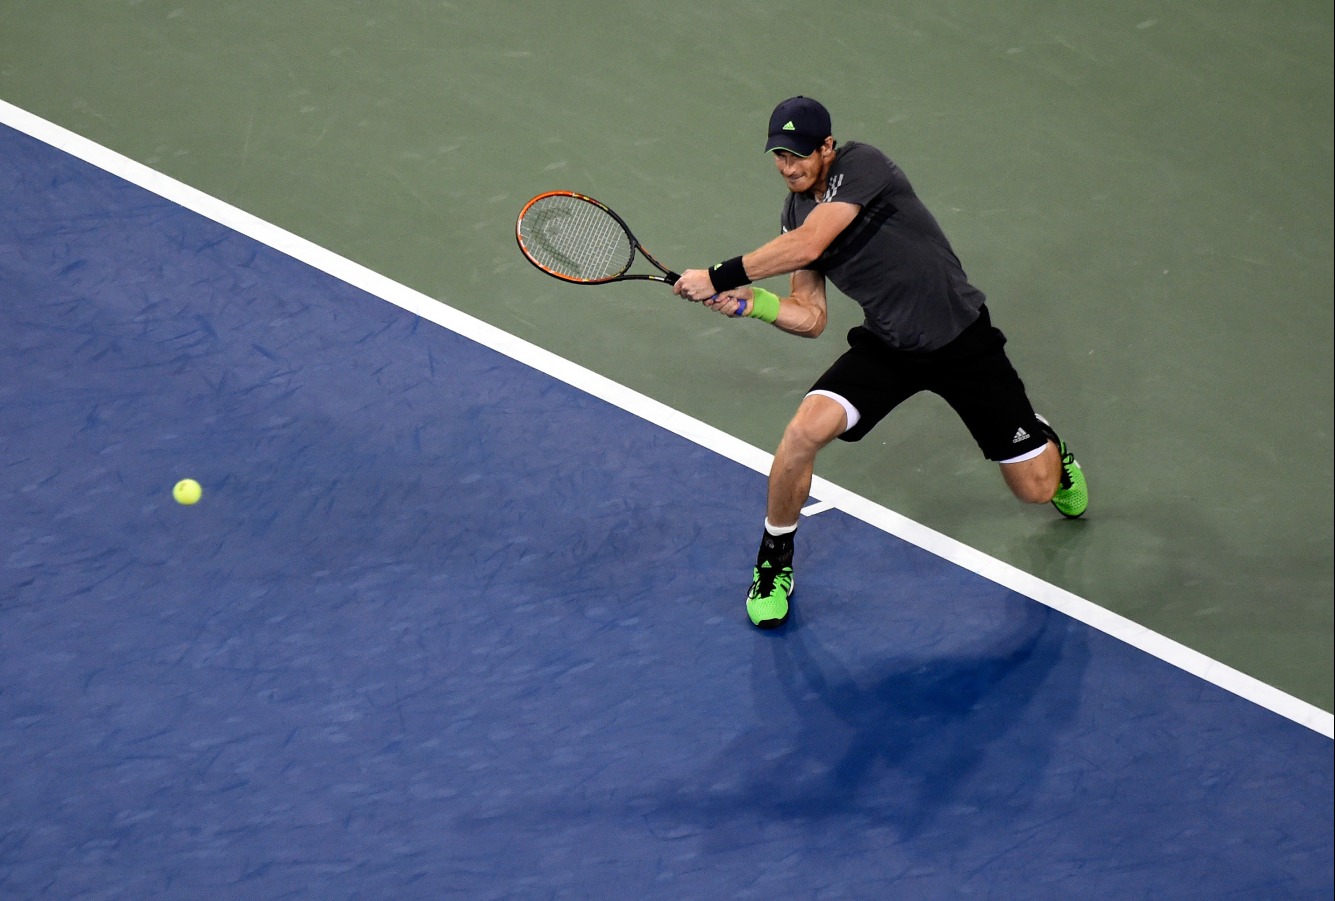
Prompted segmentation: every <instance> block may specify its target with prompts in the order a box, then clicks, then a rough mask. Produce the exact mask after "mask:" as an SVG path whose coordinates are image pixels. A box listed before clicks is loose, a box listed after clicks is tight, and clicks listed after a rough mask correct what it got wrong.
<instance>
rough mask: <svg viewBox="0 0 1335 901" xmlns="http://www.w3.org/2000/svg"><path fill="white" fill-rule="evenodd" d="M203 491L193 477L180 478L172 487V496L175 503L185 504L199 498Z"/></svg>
mask: <svg viewBox="0 0 1335 901" xmlns="http://www.w3.org/2000/svg"><path fill="white" fill-rule="evenodd" d="M203 493H204V489H203V488H200V487H199V483H198V482H196V481H195V480H194V479H181V481H179V482H177V483H176V485H175V486H173V487H172V497H174V498H176V503H178V504H185V505H187V506H189V505H190V504H193V503H194V502H195V501H197V500H199V496H200V495H201V494H203Z"/></svg>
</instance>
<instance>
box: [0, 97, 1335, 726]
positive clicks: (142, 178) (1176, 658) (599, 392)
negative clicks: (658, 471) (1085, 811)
mask: <svg viewBox="0 0 1335 901" xmlns="http://www.w3.org/2000/svg"><path fill="white" fill-rule="evenodd" d="M0 123H4V124H6V125H9V126H10V127H11V128H14V129H17V130H18V131H21V132H23V133H25V134H27V135H30V136H31V137H34V138H36V139H38V140H39V141H43V142H45V143H46V144H49V145H51V146H52V147H56V148H58V149H60V150H63V151H65V152H66V153H69V154H70V155H72V156H75V157H78V158H79V159H81V160H83V161H85V162H87V163H91V164H92V165H94V166H96V167H98V168H99V169H102V170H104V171H106V172H109V173H111V174H112V175H115V176H118V177H119V178H123V179H125V180H126V181H128V182H131V183H132V184H135V185H138V186H139V187H141V188H145V189H147V190H149V191H152V192H153V193H154V194H157V195H159V196H160V197H163V198H165V199H167V200H170V201H172V202H173V203H177V204H179V205H181V206H183V207H185V208H186V209H189V210H192V211H194V212H196V213H199V214H200V215H203V216H206V217H208V218H209V219H212V220H214V221H215V222H218V223H220V224H221V225H225V226H227V227H228V228H230V229H233V230H234V231H237V232H240V233H241V234H243V235H246V236H247V237H249V238H253V239H254V240H256V241H259V242H261V243H263V244H267V245H269V246H270V247H273V248H275V249H276V250H279V251H282V252H283V253H285V254H287V255H289V256H291V257H293V258H295V259H297V260H300V261H301V262H303V263H306V264H307V265H309V266H312V267H314V268H316V269H319V270H321V271H323V272H326V273H328V274H329V275H332V276H334V277H335V278H338V279H341V280H342V281H345V282H347V283H348V284H350V285H353V286H355V287H357V288H360V289H362V290H363V291H366V292H367V293H369V294H374V295H375V296H377V297H380V298H382V299H384V300H387V301H389V302H390V303H393V304H395V305H397V306H399V307H402V308H403V309H405V310H407V311H409V312H410V313H414V314H416V315H418V316H421V317H422V318H424V319H427V320H430V321H431V322H434V323H436V324H437V325H440V326H443V327H444V328H447V329H450V330H451V331H453V332H457V333H458V334H460V335H463V336H464V337H466V338H470V339H472V340H473V341H476V342H478V343H479V344H482V345H485V346H486V347H490V348H492V349H493V350H497V351H499V352H501V353H503V354H505V355H506V356H509V357H511V358H513V359H515V360H517V361H519V362H521V363H524V364H526V365H528V366H531V367H533V368H534V369H537V370H539V371H540V372H543V373H546V374H547V375H550V376H552V377H553V378H556V379H559V380H561V381H563V382H565V383H567V384H569V385H573V386H574V387H576V388H579V389H581V390H582V391H585V392H587V393H588V394H591V395H593V396H595V397H598V398H601V399H603V400H605V401H607V402H609V403H611V404H613V405H615V406H617V407H620V408H621V409H623V410H626V411H627V412H630V413H633V414H635V415H636V416H639V417H640V418H642V419H644V420H647V421H648V422H651V423H653V424H655V425H657V426H660V427H662V428H665V429H667V430H668V431H670V432H674V433H676V434H678V435H680V436H682V437H683V438H687V439H689V440H691V441H694V442H695V443H697V444H700V445H702V446H704V447H706V448H709V449H710V450H713V451H715V452H717V453H719V454H722V455H723V456H726V457H729V458H731V459H733V460H736V461H738V462H739V463H742V464H743V465H745V466H748V467H750V468H751V469H754V470H756V471H757V472H760V473H768V472H769V466H770V462H771V460H772V459H773V458H772V457H771V456H770V454H768V453H766V452H765V451H762V450H760V449H759V448H756V447H753V446H751V445H749V444H746V443H745V442H743V441H741V440H739V439H737V438H734V437H733V436H731V435H729V434H727V433H725V432H722V431H720V430H719V429H716V428H714V427H713V426H710V425H707V424H705V423H703V422H700V421H699V420H697V419H694V418H692V417H690V416H687V415H686V414H684V413H682V412H680V411H679V410H674V409H672V408H671V407H669V406H667V405H665V404H662V403H659V402H658V401H656V400H653V399H652V398H649V397H646V396H644V395H642V394H639V393H638V392H635V391H632V390H630V389H629V388H627V387H625V386H624V385H620V384H618V383H616V382H613V381H612V380H611V379H608V378H604V377H603V376H601V375H598V374H597V373H595V372H592V371H590V370H588V369H585V368H584V367H582V366H578V365H576V364H575V363H572V362H571V361H569V360H566V359H564V358H562V357H558V356H557V355H556V354H553V353H550V352H549V351H546V350H543V349H542V348H540V347H538V346H536V345H534V344H530V343H529V342H527V341H524V340H522V339H520V338H516V337H515V336H514V335H511V334H509V333H507V332H504V331H501V330H500V329H498V328H496V327H495V326H491V325H488V324H487V323H485V322H482V321H481V320H479V319H475V318H473V317H472V316H469V315H468V314H466V313H462V312H460V311H459V310H456V309H453V308H452V307H449V306H446V305H445V304H444V303H442V302H441V301H438V300H435V299H433V298H430V297H427V296H426V295H424V294H421V293H419V292H417V291H414V290H412V289H411V288H408V287H406V286H404V285H401V284H399V283H398V282H395V281H392V280H390V279H388V278H386V277H385V276H383V275H380V274H378V273H375V272H372V271H371V270H370V269H367V268H366V267H365V266H362V265H360V264H358V263H354V262H352V261H351V260H349V259H346V258H344V257H341V256H339V255H337V254H335V253H332V252H330V251H328V250H325V249H324V248H323V247H320V246H318V245H316V244H313V243H311V242H310V241H307V240H306V239H305V238H300V237H298V236H296V235H294V234H292V233H291V232H288V231H285V230H284V229H281V228H279V227H278V226H276V225H272V224H270V223H268V222H265V221H264V220H262V219H260V218H258V217H256V216H252V215H251V214H250V213H247V212H245V211H244V210H240V209H237V208H236V207H234V206H231V205H230V204H226V203H223V202H222V201H221V200H218V199H217V198H215V197H211V196H209V195H208V194H205V193H203V192H202V191H198V190H196V189H194V188H192V187H190V186H189V185H186V184H183V183H181V182H179V181H176V180H175V179H173V178H169V177H168V176H166V175H163V174H162V173H161V172H158V171H156V170H154V169H150V168H149V167H147V166H145V165H143V164H141V163H137V162H135V161H134V160H131V159H129V158H128V157H124V156H122V155H120V154H119V153H116V152H115V151H113V150H110V149H108V148H106V147H103V146H101V145H100V144H96V143H94V142H92V141H90V140H88V139H87V138H83V137H80V136H79V135H76V134H74V133H73V132H71V131H69V130H67V129H64V128H61V127H60V126H59V125H56V124H54V123H52V122H48V121H46V120H45V119H42V118H39V117H38V116H34V115H33V114H31V113H29V112H26V111H25V110H22V109H19V108H18V107H16V106H14V105H12V104H10V103H6V102H5V101H3V100H0ZM811 493H812V497H814V498H816V499H818V500H819V501H820V502H821V503H823V504H825V505H827V506H825V507H822V508H821V509H828V507H837V508H838V509H840V510H842V511H844V512H845V513H848V514H849V515H851V516H855V517H857V518H858V519H861V520H863V521H864V522H866V523H868V524H870V525H873V526H876V527H877V528H879V529H881V530H883V531H885V532H888V533H890V534H891V535H894V536H896V537H898V538H901V539H903V540H905V541H908V542H910V543H911V544H915V545H917V546H918V547H920V548H923V549H924V550H926V551H930V552H931V553H933V554H936V555H937V556H938V557H942V558H943V559H945V560H949V561H950V562H952V563H954V564H956V565H958V566H962V567H964V568H965V569H968V570H971V571H972V572H975V573H977V574H978V575H981V576H983V577H985V578H987V579H990V580H992V581H993V582H996V583H998V584H1000V585H1003V586H1005V587H1007V588H1009V589H1011V590H1013V591H1016V592H1019V593H1020V594H1023V595H1025V596H1026V597H1029V598H1032V599H1033V600H1035V601H1038V602H1039V603H1042V604H1046V605H1047V606H1049V607H1052V608H1053V609H1055V610H1059V611H1061V612H1062V613H1065V614H1066V615H1068V616H1070V617H1072V618H1074V619H1078V620H1080V621H1081V622H1082V623H1085V624H1086V625H1088V626H1091V627H1093V628H1095V629H1098V630H1099V631H1101V632H1105V633H1107V634H1108V635H1111V636H1113V637H1115V638H1118V639H1120V640H1122V641H1124V642H1126V643H1127V644H1130V645H1132V646H1134V647H1136V648H1139V649H1140V650H1142V651H1144V652H1146V653H1148V654H1152V655H1153V656H1155V657H1158V658H1159V659H1161V660H1164V661H1166V662H1168V663H1171V664H1172V665H1174V666H1176V667H1178V668H1179V669H1182V670H1185V671H1187V672H1189V673H1192V674H1194V675H1196V676H1199V677H1200V678H1202V679H1204V680H1206V681H1207V682H1211V683H1213V684H1215V685H1217V686H1219V687H1220V688H1223V689H1226V690H1227V691H1230V692H1232V693H1233V694H1236V695H1238V696H1240V697H1242V698H1246V699H1247V700H1249V701H1252V702H1253V703H1256V704H1259V705H1260V706H1262V707H1264V708H1266V709H1268V710H1271V711H1273V712H1275V713H1277V714H1279V715H1281V716H1284V717H1287V718H1288V719H1291V720H1293V721H1294V722H1296V723H1300V724H1302V725H1304V726H1307V727H1308V728H1309V729H1312V730H1313V731H1316V732H1319V733H1321V734H1322V735H1324V736H1326V737H1327V738H1335V715H1333V714H1330V713H1327V712H1326V711H1324V710H1322V709H1321V708H1319V707H1317V706H1315V705H1313V704H1309V703H1307V702H1306V701H1303V700H1300V699H1298V698H1295V697H1293V696H1292V695H1289V694H1286V693H1285V692H1283V691H1280V690H1279V689H1278V688H1275V687H1274V686H1271V685H1267V684H1266V683H1264V682H1262V681H1260V680H1259V679H1256V678H1253V677H1252V676H1249V675H1247V674H1246V673H1243V672H1240V671H1238V670H1235V669H1233V668H1232V667H1230V666H1227V665H1225V664H1223V663H1220V662H1219V661H1217V660H1213V659H1211V658H1210V657H1207V656H1205V655H1204V654H1201V653H1199V652H1197V651H1193V650H1192V649H1191V648H1188V647H1186V646H1185V645H1183V644H1180V643H1178V642H1176V641H1173V640H1172V639H1171V638H1167V637H1165V636H1163V635H1160V634H1158V633H1157V632H1154V631H1151V630H1150V629H1147V628H1145V627H1144V626H1140V625H1138V624H1136V623H1134V622H1132V621H1131V620H1129V619H1126V618H1125V617H1122V616H1119V615H1118V614H1116V613H1113V612H1112V611H1110V610H1105V609H1103V608H1102V607H1099V606H1098V605H1096V604H1093V603H1091V602H1090V601H1087V600H1085V599H1084V598H1081V597H1078V596H1076V595H1074V594H1072V593H1070V592H1069V591H1066V590H1064V589H1062V588H1058V587H1057V586H1055V585H1049V584H1048V583H1047V582H1044V581H1043V580H1041V579H1038V578H1036V577H1034V576H1031V575H1030V574H1028V573H1026V572H1022V571H1021V570H1019V569H1016V568H1015V567H1013V566H1011V565H1010V564H1008V563H1003V562H1002V561H1000V560H997V559H995V558H993V557H989V556H988V555H986V554H984V553H982V552H981V551H978V550H975V549H974V548H971V547H969V546H968V545H965V544H962V543H960V542H958V541H956V540H955V539H953V538H950V537H948V536H946V535H943V534H941V533H940V532H936V531H933V530H932V529H929V528H927V527H926V526H924V525H922V524H920V523H916V522H914V521H912V520H910V519H907V518H905V517H903V516H901V515H900V514H898V513H895V512H894V511H893V510H890V509H887V508H886V507H882V506H880V505H879V504H876V503H873V502H872V501H869V500H867V499H866V498H864V497H861V496H859V495H857V494H854V493H853V492H851V491H848V490H846V489H844V488H840V487H839V486H838V485H835V484H834V483H833V482H829V481H827V480H825V479H822V478H820V477H819V476H818V477H816V478H815V479H814V480H813V482H812V492H811ZM803 512H806V511H803ZM815 512H819V511H815Z"/></svg>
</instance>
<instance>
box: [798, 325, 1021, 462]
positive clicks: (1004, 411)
mask: <svg viewBox="0 0 1335 901" xmlns="http://www.w3.org/2000/svg"><path fill="white" fill-rule="evenodd" d="M1005 345H1006V336H1005V335H1003V334H1002V333H1001V331H1000V330H999V329H997V328H994V327H993V326H992V319H991V317H990V316H989V315H988V312H987V307H986V306H984V307H983V308H982V309H981V310H980V311H979V316H978V319H977V320H976V321H975V322H974V323H973V324H972V325H970V326H969V327H968V328H966V329H965V330H964V331H963V332H961V333H960V335H959V337H958V338H956V339H955V340H954V341H952V342H950V343H949V344H947V345H946V346H945V347H942V348H939V349H937V350H932V351H926V352H919V353H910V352H907V351H899V350H895V349H893V348H891V347H889V346H887V345H886V344H885V343H884V342H883V341H881V339H879V338H877V337H876V336H875V335H873V334H872V333H871V332H870V331H868V330H867V329H866V328H864V327H863V326H857V327H856V328H854V329H852V330H851V331H849V333H848V347H849V349H848V350H847V351H846V352H845V353H844V355H843V356H841V357H840V358H839V359H837V360H835V361H834V364H833V365H832V366H830V368H829V369H827V370H826V371H825V374H824V375H822V376H821V377H820V378H819V379H818V380H817V381H816V384H814V385H812V386H811V390H812V391H828V392H829V393H831V394H835V395H838V396H839V397H842V398H843V399H844V400H846V401H848V403H850V404H851V405H852V406H853V408H854V409H856V410H857V411H858V414H859V419H858V421H857V423H856V424H855V425H854V426H853V427H852V428H850V429H848V430H847V431H845V432H844V433H843V434H842V435H840V436H839V437H840V438H842V439H843V440H844V441H858V440H860V439H861V438H862V437H863V436H864V435H866V434H867V433H868V432H870V431H871V430H872V429H873V428H874V427H875V426H876V424H877V423H878V422H880V421H881V420H882V419H884V418H885V417H886V415H887V414H888V413H889V412H890V411H891V410H893V409H894V408H895V407H897V406H899V405H900V404H902V403H903V402H904V401H906V400H908V399H909V398H910V397H912V396H913V395H915V394H917V393H918V392H919V391H931V392H932V393H934V394H938V395H940V396H941V397H942V398H944V399H945V401H946V403H948V404H950V406H951V407H952V408H953V409H954V410H955V412H956V413H957V414H959V417H960V419H961V420H963V421H964V425H965V426H966V427H967V428H968V429H969V433H970V434H971V435H973V440H974V441H976V442H978V447H979V448H981V449H982V451H983V455H984V456H986V457H987V458H988V459H989V460H995V461H998V462H1000V461H1003V460H1011V459H1014V458H1016V457H1022V456H1024V455H1025V454H1026V453H1029V452H1031V451H1035V450H1038V449H1040V448H1042V447H1043V446H1044V445H1046V444H1047V438H1046V437H1044V432H1043V431H1042V430H1041V425H1040V424H1039V422H1038V420H1037V419H1035V418H1034V408H1033V407H1032V406H1030V404H1029V397H1028V395H1026V394H1025V390H1024V382H1022V381H1020V376H1019V374H1017V373H1016V371H1015V367H1013V366H1012V365H1011V362H1010V360H1009V359H1008V358H1007V357H1006V351H1005Z"/></svg>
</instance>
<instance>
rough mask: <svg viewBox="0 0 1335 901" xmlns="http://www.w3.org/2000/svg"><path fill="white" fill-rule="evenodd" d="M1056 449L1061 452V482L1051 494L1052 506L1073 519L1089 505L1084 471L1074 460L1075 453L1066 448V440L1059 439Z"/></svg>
mask: <svg viewBox="0 0 1335 901" xmlns="http://www.w3.org/2000/svg"><path fill="white" fill-rule="evenodd" d="M1057 450H1058V452H1059V453H1060V454H1061V459H1062V474H1061V482H1060V483H1059V484H1058V485H1057V493H1056V494H1054V495H1053V496H1052V506H1054V507H1056V508H1057V512H1058V513H1060V514H1061V515H1062V516H1065V517H1066V518H1067V519H1075V518H1076V517H1077V516H1079V515H1080V514H1082V513H1084V512H1085V509H1086V508H1087V507H1088V506H1089V489H1088V488H1087V487H1085V473H1084V472H1083V471H1082V470H1081V469H1080V464H1079V463H1077V462H1076V460H1075V454H1073V453H1071V452H1070V451H1069V450H1067V449H1066V442H1065V441H1060V442H1058V444H1057Z"/></svg>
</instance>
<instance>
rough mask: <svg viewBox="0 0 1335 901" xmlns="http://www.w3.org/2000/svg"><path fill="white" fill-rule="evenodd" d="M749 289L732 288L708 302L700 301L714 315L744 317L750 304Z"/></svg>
mask: <svg viewBox="0 0 1335 901" xmlns="http://www.w3.org/2000/svg"><path fill="white" fill-rule="evenodd" d="M751 298H752V294H751V289H750V288H749V287H747V288H733V289H732V290H731V291H724V292H723V293H722V294H717V295H715V296H714V297H711V298H709V299H708V300H702V301H700V302H701V303H702V304H704V305H705V306H707V307H709V309H711V310H713V311H714V312H716V313H722V314H723V315H724V316H745V315H746V314H747V312H748V307H749V304H750V303H751Z"/></svg>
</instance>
